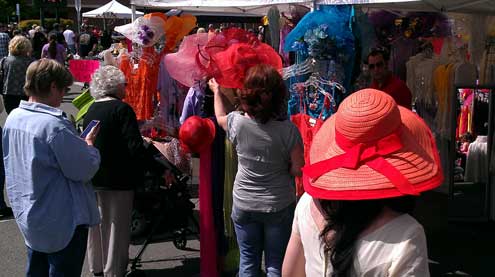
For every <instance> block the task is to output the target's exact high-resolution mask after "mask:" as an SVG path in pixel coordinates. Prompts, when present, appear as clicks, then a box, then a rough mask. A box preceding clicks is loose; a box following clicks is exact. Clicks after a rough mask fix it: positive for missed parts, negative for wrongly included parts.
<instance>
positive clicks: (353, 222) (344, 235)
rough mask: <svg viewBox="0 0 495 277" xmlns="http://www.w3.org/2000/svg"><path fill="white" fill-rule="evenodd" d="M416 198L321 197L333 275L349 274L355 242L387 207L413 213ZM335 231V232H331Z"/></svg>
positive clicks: (341, 276) (328, 254)
mask: <svg viewBox="0 0 495 277" xmlns="http://www.w3.org/2000/svg"><path fill="white" fill-rule="evenodd" d="M415 201H416V199H415V198H414V197H412V196H404V197H397V198H389V199H379V200H357V201H343V200H342V201H340V200H319V202H320V205H321V207H322V209H323V211H324V213H325V215H324V216H325V219H326V222H327V223H326V225H325V228H324V229H323V231H321V233H320V239H321V240H322V241H323V243H324V251H325V257H328V256H330V262H331V263H332V267H333V272H332V275H331V276H332V277H345V276H349V271H350V269H351V266H352V262H353V258H354V252H355V250H356V249H355V244H356V240H357V239H358V237H359V235H360V234H361V233H362V232H363V231H364V230H365V229H366V228H367V227H368V226H369V225H370V224H371V223H372V222H373V221H374V220H375V219H376V218H377V217H378V215H380V213H381V212H382V211H383V208H384V207H388V208H390V209H392V210H393V211H396V212H399V213H411V212H412V211H413V209H414V206H415ZM330 232H334V235H332V236H331V235H329V233H330Z"/></svg>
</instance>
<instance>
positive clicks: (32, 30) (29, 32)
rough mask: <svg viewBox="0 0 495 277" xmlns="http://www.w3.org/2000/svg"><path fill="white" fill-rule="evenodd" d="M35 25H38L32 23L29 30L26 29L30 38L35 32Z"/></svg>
mask: <svg viewBox="0 0 495 277" xmlns="http://www.w3.org/2000/svg"><path fill="white" fill-rule="evenodd" d="M36 27H38V25H36V24H33V26H31V30H29V31H28V34H29V38H30V39H32V38H34V34H35V33H36Z"/></svg>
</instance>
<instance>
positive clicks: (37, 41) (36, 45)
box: [31, 26, 48, 59]
mask: <svg viewBox="0 0 495 277" xmlns="http://www.w3.org/2000/svg"><path fill="white" fill-rule="evenodd" d="M35 31H36V32H35V33H34V37H33V38H32V39H31V44H32V46H33V53H32V55H31V57H33V58H35V59H40V58H41V50H42V49H43V46H44V45H45V44H47V43H48V39H47V38H46V35H45V33H43V29H42V28H41V26H37V27H36V29H35Z"/></svg>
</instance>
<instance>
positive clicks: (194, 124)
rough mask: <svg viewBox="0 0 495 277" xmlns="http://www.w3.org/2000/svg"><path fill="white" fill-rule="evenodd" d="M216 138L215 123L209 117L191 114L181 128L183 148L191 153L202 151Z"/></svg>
mask: <svg viewBox="0 0 495 277" xmlns="http://www.w3.org/2000/svg"><path fill="white" fill-rule="evenodd" d="M214 138H215V123H213V121H212V120H211V119H209V118H201V117H199V116H197V115H195V116H191V117H189V118H187V119H186V121H184V124H182V126H181V127H180V130H179V140H180V144H181V146H182V148H183V149H184V150H185V151H187V152H190V153H201V151H203V150H204V149H205V147H208V146H209V145H210V144H211V143H212V142H213V139H214Z"/></svg>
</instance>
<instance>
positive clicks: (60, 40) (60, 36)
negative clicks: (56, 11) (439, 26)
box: [48, 23, 67, 47]
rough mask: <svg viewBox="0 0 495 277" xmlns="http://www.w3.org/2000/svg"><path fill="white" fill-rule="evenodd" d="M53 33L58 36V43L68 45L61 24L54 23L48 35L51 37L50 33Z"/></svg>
mask: <svg viewBox="0 0 495 277" xmlns="http://www.w3.org/2000/svg"><path fill="white" fill-rule="evenodd" d="M52 34H55V36H56V38H57V43H60V44H62V45H64V46H65V47H66V46H67V42H66V41H65V37H64V33H63V29H62V26H60V24H58V23H53V29H52V30H51V31H50V32H49V33H48V37H50V35H52Z"/></svg>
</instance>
